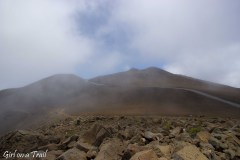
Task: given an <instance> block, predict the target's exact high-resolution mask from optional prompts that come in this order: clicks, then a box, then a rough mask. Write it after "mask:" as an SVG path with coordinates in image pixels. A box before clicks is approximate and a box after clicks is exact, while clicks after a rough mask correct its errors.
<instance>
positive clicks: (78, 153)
mask: <svg viewBox="0 0 240 160" xmlns="http://www.w3.org/2000/svg"><path fill="white" fill-rule="evenodd" d="M15 150H17V151H16V152H18V153H30V152H32V151H38V152H39V153H40V152H42V153H46V155H44V154H42V155H43V156H42V157H44V158H39V157H41V156H38V157H37V156H36V155H35V157H34V158H32V159H47V160H52V159H58V160H91V159H95V160H168V159H173V160H205V159H206V160H207V159H212V160H227V159H233V160H237V159H240V120H239V119H231V118H207V117H191V116H190V117H160V116H80V117H72V116H71V117H67V118H66V119H64V120H60V121H58V122H55V123H52V124H48V125H43V126H39V128H37V129H34V131H33V130H28V131H27V130H18V131H14V132H10V133H8V134H6V135H5V136H3V137H1V138H0V153H1V155H0V156H1V158H2V159H6V158H7V159H17V158H16V155H14V154H10V152H11V153H13V152H14V151H15ZM6 151H8V152H6ZM4 153H5V154H4ZM7 153H8V154H7ZM39 155H40V154H39ZM31 156H33V155H30V157H31ZM45 156H46V157H45ZM36 157H37V158H36ZM18 159H31V158H28V157H26V158H18Z"/></svg>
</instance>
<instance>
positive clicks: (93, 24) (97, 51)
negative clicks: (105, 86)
mask: <svg viewBox="0 0 240 160" xmlns="http://www.w3.org/2000/svg"><path fill="white" fill-rule="evenodd" d="M239 8H240V1H238V0H231V1H228V0H212V1H209V0H201V1H192V0H171V1H169V0H161V1H157V0H156V1H148V0H131V1H129V0H119V1H114V0H95V1H94V0H37V1H36V0H17V1H16V0H1V1H0V24H1V25H0V89H4V88H11V87H20V86H24V85H26V84H29V83H31V82H33V81H36V80H39V79H41V78H44V77H47V76H50V75H53V74H57V73H74V74H77V75H79V76H81V77H83V78H91V77H94V76H98V75H103V74H108V73H114V72H119V71H125V70H128V69H129V68H132V67H135V68H140V69H141V68H145V67H149V66H157V67H160V68H163V69H165V70H167V71H170V72H173V73H179V74H185V75H188V76H192V77H196V78H200V79H205V80H209V81H213V82H218V83H222V84H227V85H231V86H235V87H240V30H239V28H240V20H239V16H240V10H239Z"/></svg>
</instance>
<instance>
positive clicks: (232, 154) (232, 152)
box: [223, 149, 236, 159]
mask: <svg viewBox="0 0 240 160" xmlns="http://www.w3.org/2000/svg"><path fill="white" fill-rule="evenodd" d="M223 152H224V153H226V154H227V155H229V156H230V158H231V159H233V158H234V157H235V156H236V153H235V151H233V150H232V149H226V150H224V151H223Z"/></svg>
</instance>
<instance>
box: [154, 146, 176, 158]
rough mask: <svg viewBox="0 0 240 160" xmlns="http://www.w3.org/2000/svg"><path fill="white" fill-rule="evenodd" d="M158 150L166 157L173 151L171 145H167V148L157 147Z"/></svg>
mask: <svg viewBox="0 0 240 160" xmlns="http://www.w3.org/2000/svg"><path fill="white" fill-rule="evenodd" d="M157 148H158V149H159V150H160V151H161V153H162V154H163V155H164V156H165V157H169V156H170V155H171V153H172V151H173V148H172V146H171V145H165V146H157Z"/></svg>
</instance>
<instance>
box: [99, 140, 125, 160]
mask: <svg viewBox="0 0 240 160" xmlns="http://www.w3.org/2000/svg"><path fill="white" fill-rule="evenodd" d="M124 148H125V144H124V143H123V142H122V141H121V140H119V139H116V138H114V139H109V140H107V141H106V142H105V143H103V144H102V145H101V146H100V151H99V153H98V154H97V157H96V158H95V160H103V159H104V160H113V159H114V160H121V157H122V155H123V151H124Z"/></svg>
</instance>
